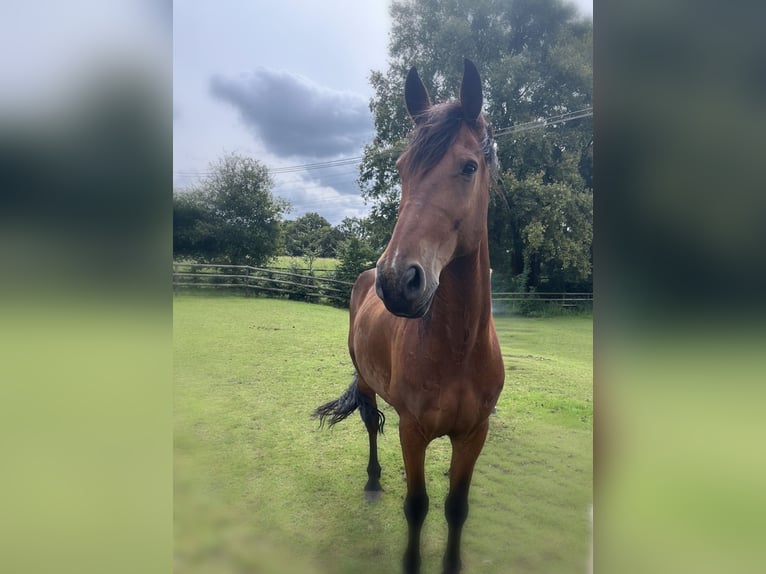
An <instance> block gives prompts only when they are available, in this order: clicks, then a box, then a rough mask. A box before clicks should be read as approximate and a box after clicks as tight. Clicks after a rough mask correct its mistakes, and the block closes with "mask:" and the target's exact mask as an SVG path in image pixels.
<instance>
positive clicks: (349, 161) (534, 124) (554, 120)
mask: <svg viewBox="0 0 766 574" xmlns="http://www.w3.org/2000/svg"><path fill="white" fill-rule="evenodd" d="M592 115H593V107H592V106H588V107H587V108H582V109H580V110H575V111H572V112H564V113H561V114H558V115H555V116H550V117H547V118H540V119H537V120H531V121H529V122H524V123H521V124H516V125H513V126H509V127H507V128H502V129H499V130H497V131H496V132H495V133H494V137H495V139H499V138H505V137H506V136H509V135H512V134H516V133H520V132H524V131H528V130H532V129H542V128H547V127H553V126H556V125H557V124H564V123H567V122H571V121H574V120H579V119H583V118H587V117H590V116H592ZM405 144H406V141H405V140H400V141H399V142H396V143H395V144H393V145H392V146H391V147H389V148H388V149H385V150H381V151H379V152H377V153H376V154H374V155H373V156H372V157H373V158H380V157H383V156H385V155H392V154H396V153H398V152H400V151H402V150H403V149H404V146H405ZM362 159H364V156H361V155H358V156H351V157H345V158H340V159H336V160H329V161H320V162H315V163H306V164H299V165H289V166H284V167H276V168H270V169H269V170H268V171H269V174H271V175H279V174H286V173H300V172H303V171H317V170H321V169H329V168H333V167H343V166H349V165H356V164H358V163H359V162H361V161H362ZM173 173H174V175H177V176H180V177H204V176H207V175H212V174H213V173H215V172H213V171H210V170H206V171H175V172H173Z"/></svg>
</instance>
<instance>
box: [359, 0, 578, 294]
mask: <svg viewBox="0 0 766 574" xmlns="http://www.w3.org/2000/svg"><path fill="white" fill-rule="evenodd" d="M391 15H392V19H393V27H392V32H391V43H390V60H389V62H390V64H389V68H388V70H387V71H386V72H385V73H383V72H378V71H376V72H373V73H372V75H371V78H370V81H371V83H372V85H373V88H374V89H375V96H374V97H373V98H372V100H371V102H370V109H371V111H372V112H373V116H374V120H375V129H376V135H375V138H374V140H373V142H372V143H371V144H370V145H369V146H367V147H366V148H365V152H364V159H363V161H362V165H361V167H360V185H361V187H362V191H363V195H364V196H365V198H366V199H367V200H368V201H370V202H372V204H373V205H372V209H371V214H370V221H371V222H372V225H371V227H372V228H374V229H375V233H374V236H375V238H376V241H383V242H384V243H385V241H387V240H388V238H389V237H390V233H391V230H392V229H393V225H394V221H395V217H396V213H397V206H398V202H399V191H400V190H399V180H398V175H397V173H396V169H395V161H396V159H397V157H398V155H399V153H401V151H402V149H403V148H404V145H405V141H406V140H405V138H406V134H407V133H408V131H409V129H410V126H411V122H410V120H409V118H408V117H407V115H406V111H405V108H404V102H403V97H402V94H403V83H404V78H405V76H406V73H407V70H408V69H409V67H410V66H412V65H416V66H417V67H418V71H419V73H420V76H421V78H422V79H423V80H424V82H425V84H426V87H427V88H428V90H429V94H430V95H431V98H432V100H434V101H444V100H446V99H449V98H452V97H456V95H457V94H456V92H457V89H458V88H459V85H460V74H461V71H462V67H461V66H460V65H459V63H460V62H461V61H462V58H463V57H464V56H466V57H468V58H470V59H471V60H473V62H474V63H475V64H476V65H477V66H478V68H479V71H480V73H481V76H482V79H483V83H484V95H485V104H484V108H485V110H486V112H487V114H488V116H489V118H490V121H491V122H492V124H493V127H494V129H495V132H496V133H497V134H498V136H497V138H496V140H497V143H498V156H499V159H500V166H501V170H502V178H501V183H502V184H501V185H499V186H498V189H497V192H498V193H497V195H496V196H495V197H493V201H492V203H491V206H490V215H489V233H490V254H491V258H492V266H493V268H494V270H495V272H496V273H498V274H501V275H502V274H505V275H507V276H508V277H511V278H513V277H519V276H525V277H526V280H525V286H526V287H529V288H550V287H552V286H553V285H554V284H555V285H558V286H560V287H559V288H561V289H563V288H566V287H567V286H571V285H574V284H577V285H580V284H582V283H583V282H585V283H586V284H588V283H589V282H590V281H591V279H590V277H591V271H590V263H588V264H587V265H584V264H581V263H582V262H581V261H580V257H579V256H580V255H581V254H583V253H588V254H589V253H590V251H591V246H590V241H591V236H592V233H591V231H590V230H591V229H592V223H591V221H592V175H591V174H592V161H593V160H592V122H591V121H590V119H589V118H588V117H582V118H580V119H577V120H573V121H567V122H565V123H561V122H559V123H558V124H556V123H551V124H549V125H547V127H545V128H544V129H542V128H535V129H530V128H532V127H534V124H533V122H537V121H539V120H541V119H544V118H555V117H557V116H561V115H563V114H568V113H572V112H576V111H578V110H582V109H586V108H588V107H589V106H590V105H591V104H592V22H591V21H590V20H585V19H582V18H580V17H578V15H577V11H576V9H575V7H574V6H573V5H571V4H568V3H564V2H562V1H561V0H452V1H450V2H437V1H435V0H422V1H412V0H410V1H406V0H404V1H395V2H394V3H393V4H392V7H391ZM540 125H542V124H540ZM514 126H517V127H514ZM519 126H520V127H519ZM520 128H521V129H520ZM565 189H566V191H564V190H565ZM554 190H556V191H555V192H554ZM577 194H581V195H582V196H581V197H580V195H577ZM572 198H577V199H576V200H575V199H572ZM570 200H571V201H570ZM567 201H570V203H571V204H572V205H578V206H579V207H578V210H579V211H577V213H578V214H579V215H578V217H574V216H573V215H572V213H570V215H569V216H568V219H567V221H568V222H570V223H569V224H568V225H567V227H569V228H570V229H575V228H574V227H573V226H577V228H576V231H577V232H576V233H572V234H571V235H565V234H553V235H551V234H552V233H553V229H554V227H555V226H554V227H551V226H548V225H547V224H546V223H543V222H548V221H549V220H550V218H551V217H553V214H555V213H558V212H563V213H568V212H570V211H571V205H568V204H567V203H566V202H567ZM558 202H564V203H563V204H562V205H558ZM580 215H581V216H580ZM541 225H543V227H544V228H545V230H546V231H545V233H544V234H543V235H545V236H546V237H548V239H547V240H546V241H547V243H545V244H546V245H547V244H549V243H550V242H556V241H559V240H562V239H565V240H566V244H567V245H568V247H563V246H562V247H560V248H559V251H558V253H559V255H556V253H557V252H556V249H554V248H550V249H544V248H542V246H538V244H537V243H535V240H534V238H538V237H539V234H540V229H541V227H540V226H541ZM546 234H547V235H546ZM574 241H581V242H582V245H579V246H578V248H577V249H576V250H573V247H572V243H573V242H574ZM562 250H563V251H567V253H569V252H572V253H574V252H575V251H576V252H577V254H578V256H577V257H576V259H577V260H578V263H577V264H572V265H570V264H569V261H570V260H573V259H572V258H571V257H568V256H567V257H564V258H563V259H562V258H561V257H563V256H561V255H560V254H561V253H562V252H563V251H562ZM564 260H566V262H567V263H564ZM525 274H526V275H525Z"/></svg>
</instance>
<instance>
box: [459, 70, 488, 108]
mask: <svg viewBox="0 0 766 574" xmlns="http://www.w3.org/2000/svg"><path fill="white" fill-rule="evenodd" d="M460 104H461V105H462V106H463V117H464V118H465V119H467V120H470V121H474V120H476V118H478V117H479V114H481V106H482V104H483V96H482V93H481V77H479V71H478V70H477V69H476V66H474V64H473V62H471V60H469V59H468V58H465V60H464V61H463V82H462V84H461V85H460Z"/></svg>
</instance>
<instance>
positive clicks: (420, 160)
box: [402, 101, 497, 173]
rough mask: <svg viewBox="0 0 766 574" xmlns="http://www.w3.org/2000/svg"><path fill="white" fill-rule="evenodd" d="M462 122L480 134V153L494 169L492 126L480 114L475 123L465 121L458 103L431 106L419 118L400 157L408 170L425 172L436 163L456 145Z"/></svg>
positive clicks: (495, 156) (495, 160) (495, 158)
mask: <svg viewBox="0 0 766 574" xmlns="http://www.w3.org/2000/svg"><path fill="white" fill-rule="evenodd" d="M464 121H466V122H468V123H469V124H470V125H471V127H472V128H473V129H476V130H478V131H479V133H481V136H480V142H481V151H482V153H483V154H484V157H485V159H486V160H487V164H488V165H489V166H490V169H494V167H495V166H496V165H497V155H496V153H495V140H494V138H493V136H492V127H491V126H490V124H489V122H487V120H486V119H485V118H484V114H480V115H479V117H478V118H477V119H476V120H474V121H470V120H466V119H465V118H464V116H463V109H462V107H461V105H460V102H457V101H452V102H447V103H444V104H438V105H435V106H431V107H430V108H429V109H428V110H427V111H425V112H424V113H423V114H422V116H421V117H419V118H418V123H417V125H416V128H415V132H414V133H413V135H412V138H411V140H410V143H409V145H408V146H407V149H406V150H405V151H404V153H403V154H402V158H403V160H404V162H405V165H406V166H407V169H408V170H410V171H418V172H422V173H425V172H427V171H428V170H430V169H431V168H433V167H434V166H435V165H436V164H437V163H439V161H441V159H442V158H443V157H444V154H446V153H447V150H448V149H449V148H450V146H452V144H454V143H455V138H456V137H457V134H458V132H459V131H460V126H461V125H462V122H464Z"/></svg>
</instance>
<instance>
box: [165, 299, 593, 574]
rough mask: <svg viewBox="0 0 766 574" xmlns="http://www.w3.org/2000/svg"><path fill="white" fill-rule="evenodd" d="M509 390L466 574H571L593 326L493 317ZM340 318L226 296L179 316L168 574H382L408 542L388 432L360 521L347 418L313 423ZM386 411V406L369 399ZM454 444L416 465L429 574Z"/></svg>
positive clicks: (578, 565)
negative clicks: (422, 480)
mask: <svg viewBox="0 0 766 574" xmlns="http://www.w3.org/2000/svg"><path fill="white" fill-rule="evenodd" d="M496 322H497V329H498V334H499V336H500V340H501V345H502V348H503V356H504V360H505V366H506V372H507V376H506V384H505V389H504V390H503V393H502V395H501V397H500V400H499V403H498V406H497V414H496V415H494V416H493V417H492V418H491V421H490V431H489V437H488V439H487V443H486V445H485V447H484V451H483V453H482V455H481V457H480V458H479V461H478V463H477V466H476V471H475V474H474V481H473V485H472V488H471V494H470V498H469V500H470V504H471V509H470V514H469V517H468V521H467V523H466V527H465V531H464V536H463V562H464V566H465V572H466V573H467V574H468V573H472V572H487V573H492V574H502V573H505V572H509V573H510V572H514V573H519V572H524V573H559V572H560V573H569V572H571V573H581V572H584V570H585V563H586V556H587V552H588V522H587V507H588V505H589V504H590V502H591V500H592V490H591V485H592V470H591V461H592V450H591V444H592V441H591V438H592V413H593V409H592V406H593V405H592V392H591V389H592V384H591V381H592V348H591V343H592V324H591V323H592V322H591V319H590V318H589V317H582V316H580V317H557V318H549V319H528V318H514V317H502V318H497V321H496ZM346 330H347V312H346V311H343V310H339V309H335V308H332V307H325V306H319V305H309V304H304V303H296V302H289V301H281V300H270V299H256V298H241V297H236V296H195V295H186V296H177V297H176V298H175V300H174V385H175V391H174V392H175V399H174V404H175V407H174V408H175V416H174V420H175V459H174V464H175V479H174V481H175V484H174V489H175V491H174V492H175V494H174V507H175V509H174V514H175V559H174V561H175V572H176V573H177V574H186V573H203V572H204V573H240V572H241V573H246V572H247V573H264V574H282V573H297V574H301V573H306V574H308V573H317V574H319V573H322V574H330V573H332V574H335V573H342V574H358V573H360V572H368V573H370V574H377V573H379V574H384V573H385V574H389V573H392V572H398V571H399V564H400V558H401V553H402V551H403V548H404V542H405V536H406V522H405V519H404V516H403V514H402V502H403V499H404V492H405V483H404V481H403V465H402V459H401V451H400V447H399V440H398V435H397V431H396V428H397V422H398V420H397V416H396V413H395V411H393V410H392V409H391V408H390V407H388V406H387V405H386V406H385V407H384V409H383V410H384V412H385V413H386V416H387V424H386V432H385V434H384V435H383V436H382V437H381V439H380V440H379V451H380V459H381V465H382V467H383V475H382V479H381V480H382V484H383V488H384V489H385V492H384V495H383V497H382V499H381V500H380V501H379V502H377V503H375V504H373V505H369V504H367V503H366V502H365V501H364V498H363V494H362V488H363V486H364V483H365V481H366V464H367V437H366V432H365V431H364V426H363V424H362V422H361V420H360V419H359V417H358V416H356V415H355V416H354V417H353V418H350V419H349V420H347V421H345V422H343V423H341V424H340V425H338V426H337V427H335V428H333V429H324V430H319V428H318V425H317V422H316V421H315V420H313V419H311V418H310V414H311V412H312V410H313V409H314V408H315V407H316V406H317V405H319V404H320V403H323V402H325V401H327V400H329V399H333V398H336V397H337V396H338V395H339V394H340V393H341V392H342V391H343V390H344V389H345V388H346V387H347V385H348V384H349V382H350V381H351V376H352V373H353V371H352V366H351V362H350V359H349V358H348V355H347V350H346ZM381 403H382V401H381ZM448 466H449V441H448V440H447V439H439V440H437V441H435V442H433V443H432V444H431V446H430V447H429V451H428V454H427V460H426V473H427V480H428V484H427V486H428V489H429V495H430V498H431V507H430V513H429V515H428V517H427V519H426V523H425V526H424V530H423V546H422V548H423V566H424V569H423V571H424V573H426V574H429V573H436V572H440V564H441V555H442V552H443V549H444V545H445V541H446V524H445V521H444V514H443V503H444V497H445V496H446V491H447V477H446V476H445V475H444V473H445V471H446V470H447V468H448Z"/></svg>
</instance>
